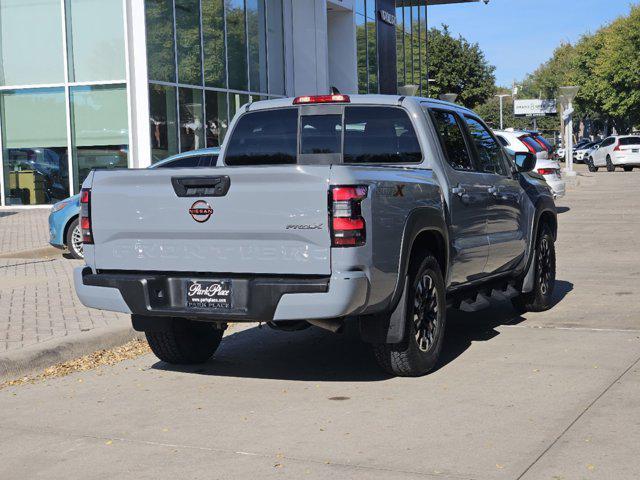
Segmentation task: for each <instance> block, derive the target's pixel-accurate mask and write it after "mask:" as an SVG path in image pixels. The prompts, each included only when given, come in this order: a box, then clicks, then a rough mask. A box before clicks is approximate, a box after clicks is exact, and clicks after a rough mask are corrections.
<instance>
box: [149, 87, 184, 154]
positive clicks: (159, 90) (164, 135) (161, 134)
mask: <svg viewBox="0 0 640 480" xmlns="http://www.w3.org/2000/svg"><path fill="white" fill-rule="evenodd" d="M176 102H177V98H176V88H175V87H168V86H166V85H153V84H151V85H149V110H150V115H149V126H150V128H151V163H156V162H159V161H160V160H164V159H165V158H167V157H170V156H172V155H175V154H177V153H178V120H177V118H178V113H177V111H176Z"/></svg>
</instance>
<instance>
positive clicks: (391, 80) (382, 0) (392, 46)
mask: <svg viewBox="0 0 640 480" xmlns="http://www.w3.org/2000/svg"><path fill="white" fill-rule="evenodd" d="M376 23H377V34H378V84H379V88H380V93H382V94H388V95H395V94H396V93H397V92H398V72H397V59H396V55H397V53H396V2H395V0H376Z"/></svg>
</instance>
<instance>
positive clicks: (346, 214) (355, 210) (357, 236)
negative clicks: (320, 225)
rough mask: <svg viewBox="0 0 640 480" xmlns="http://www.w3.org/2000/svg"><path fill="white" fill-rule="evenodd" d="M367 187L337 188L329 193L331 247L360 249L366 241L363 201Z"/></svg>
mask: <svg viewBox="0 0 640 480" xmlns="http://www.w3.org/2000/svg"><path fill="white" fill-rule="evenodd" d="M367 191H368V190H367V187H365V186H362V185H359V186H337V187H332V188H331V191H330V193H329V202H330V205H329V221H330V223H331V246H333V247H359V246H362V245H364V244H365V241H366V230H367V228H366V224H365V221H364V218H362V201H363V200H364V199H365V198H367Z"/></svg>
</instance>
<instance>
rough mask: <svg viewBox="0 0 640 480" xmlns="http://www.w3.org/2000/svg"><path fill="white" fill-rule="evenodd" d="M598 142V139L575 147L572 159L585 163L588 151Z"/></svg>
mask: <svg viewBox="0 0 640 480" xmlns="http://www.w3.org/2000/svg"><path fill="white" fill-rule="evenodd" d="M599 144H600V142H599V141H598V142H589V143H585V144H584V145H582V146H581V147H579V148H577V149H575V150H574V151H573V161H574V162H576V163H586V160H587V158H589V152H591V151H592V150H593V147H595V146H596V145H599Z"/></svg>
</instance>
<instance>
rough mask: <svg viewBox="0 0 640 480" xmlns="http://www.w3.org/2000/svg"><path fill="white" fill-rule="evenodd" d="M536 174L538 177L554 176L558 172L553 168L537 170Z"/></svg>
mask: <svg viewBox="0 0 640 480" xmlns="http://www.w3.org/2000/svg"><path fill="white" fill-rule="evenodd" d="M538 173H539V174H540V175H555V174H556V173H558V170H557V169H555V168H539V169H538Z"/></svg>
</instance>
